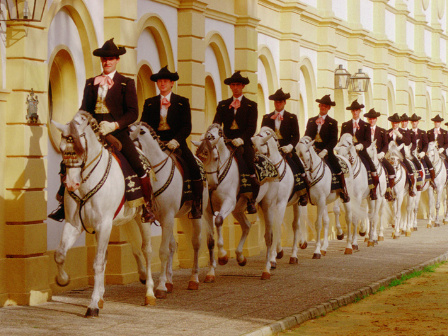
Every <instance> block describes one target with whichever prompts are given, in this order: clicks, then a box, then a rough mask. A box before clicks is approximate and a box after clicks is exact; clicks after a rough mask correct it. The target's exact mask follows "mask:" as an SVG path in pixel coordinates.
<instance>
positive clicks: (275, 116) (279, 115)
mask: <svg viewBox="0 0 448 336" xmlns="http://www.w3.org/2000/svg"><path fill="white" fill-rule="evenodd" d="M271 119H274V120H275V119H278V120H280V121H282V120H283V117H282V115H281V114H280V113H275V114H274V115H273V116H272V117H271Z"/></svg>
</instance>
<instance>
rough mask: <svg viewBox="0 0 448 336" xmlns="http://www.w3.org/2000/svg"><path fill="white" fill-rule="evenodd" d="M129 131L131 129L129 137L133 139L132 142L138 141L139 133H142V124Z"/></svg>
mask: <svg viewBox="0 0 448 336" xmlns="http://www.w3.org/2000/svg"><path fill="white" fill-rule="evenodd" d="M129 129H130V132H129V137H130V138H131V140H132V141H134V140H137V138H138V133H139V132H140V124H136V125H133V126H132V127H130V128H129Z"/></svg>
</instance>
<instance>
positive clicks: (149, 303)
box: [145, 296, 156, 306]
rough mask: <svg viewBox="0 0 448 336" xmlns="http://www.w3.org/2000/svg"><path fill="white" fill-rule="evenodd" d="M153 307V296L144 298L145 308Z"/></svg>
mask: <svg viewBox="0 0 448 336" xmlns="http://www.w3.org/2000/svg"><path fill="white" fill-rule="evenodd" d="M147 305H150V306H155V305H156V298H155V297H154V296H145V306H147Z"/></svg>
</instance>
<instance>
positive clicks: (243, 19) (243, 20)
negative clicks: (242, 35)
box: [235, 15, 260, 28]
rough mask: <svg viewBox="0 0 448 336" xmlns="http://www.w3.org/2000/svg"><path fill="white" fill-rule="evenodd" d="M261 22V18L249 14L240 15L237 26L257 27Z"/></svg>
mask: <svg viewBox="0 0 448 336" xmlns="http://www.w3.org/2000/svg"><path fill="white" fill-rule="evenodd" d="M259 23H260V19H258V18H254V17H252V16H248V15H242V16H238V18H237V20H236V23H235V26H249V27H252V28H257V27H258V24H259Z"/></svg>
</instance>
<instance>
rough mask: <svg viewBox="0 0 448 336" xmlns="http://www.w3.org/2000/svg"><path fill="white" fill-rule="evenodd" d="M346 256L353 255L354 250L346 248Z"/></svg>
mask: <svg viewBox="0 0 448 336" xmlns="http://www.w3.org/2000/svg"><path fill="white" fill-rule="evenodd" d="M344 254H353V249H351V248H348V247H346V248H345V251H344Z"/></svg>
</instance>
